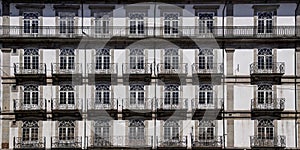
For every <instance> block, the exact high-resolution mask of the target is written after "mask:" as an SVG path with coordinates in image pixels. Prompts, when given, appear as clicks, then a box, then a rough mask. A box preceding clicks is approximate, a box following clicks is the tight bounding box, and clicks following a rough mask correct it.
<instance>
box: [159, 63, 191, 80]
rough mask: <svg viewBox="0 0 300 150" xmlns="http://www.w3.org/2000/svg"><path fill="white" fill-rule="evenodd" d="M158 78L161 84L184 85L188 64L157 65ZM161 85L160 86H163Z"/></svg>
mask: <svg viewBox="0 0 300 150" xmlns="http://www.w3.org/2000/svg"><path fill="white" fill-rule="evenodd" d="M157 74H158V78H159V79H160V81H161V82H163V83H179V84H186V77H187V74H188V64H187V63H180V64H169V63H159V64H157ZM163 83H161V84H163Z"/></svg>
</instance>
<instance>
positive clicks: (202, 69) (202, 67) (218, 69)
mask: <svg viewBox="0 0 300 150" xmlns="http://www.w3.org/2000/svg"><path fill="white" fill-rule="evenodd" d="M223 72H224V65H223V64H222V63H210V64H209V63H204V64H199V63H194V64H193V65H192V73H193V74H207V73H209V74H211V73H215V74H222V73H223Z"/></svg>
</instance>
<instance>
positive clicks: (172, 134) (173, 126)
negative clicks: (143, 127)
mask: <svg viewBox="0 0 300 150" xmlns="http://www.w3.org/2000/svg"><path fill="white" fill-rule="evenodd" d="M179 127H180V126H179V123H178V121H175V120H167V121H166V122H165V124H164V140H176V141H178V140H179Z"/></svg>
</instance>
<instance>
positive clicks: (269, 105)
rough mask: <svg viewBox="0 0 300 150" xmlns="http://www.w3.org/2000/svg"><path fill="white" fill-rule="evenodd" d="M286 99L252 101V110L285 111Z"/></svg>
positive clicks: (257, 99)
mask: <svg viewBox="0 0 300 150" xmlns="http://www.w3.org/2000/svg"><path fill="white" fill-rule="evenodd" d="M284 103H285V99H284V98H265V99H259V98H255V99H252V100H251V110H284V107H285V105H284Z"/></svg>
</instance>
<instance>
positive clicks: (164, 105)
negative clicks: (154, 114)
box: [155, 98, 188, 109]
mask: <svg viewBox="0 0 300 150" xmlns="http://www.w3.org/2000/svg"><path fill="white" fill-rule="evenodd" d="M155 103H157V104H158V105H157V106H156V108H158V109H188V99H187V98H158V99H157V101H156V102H155Z"/></svg>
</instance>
